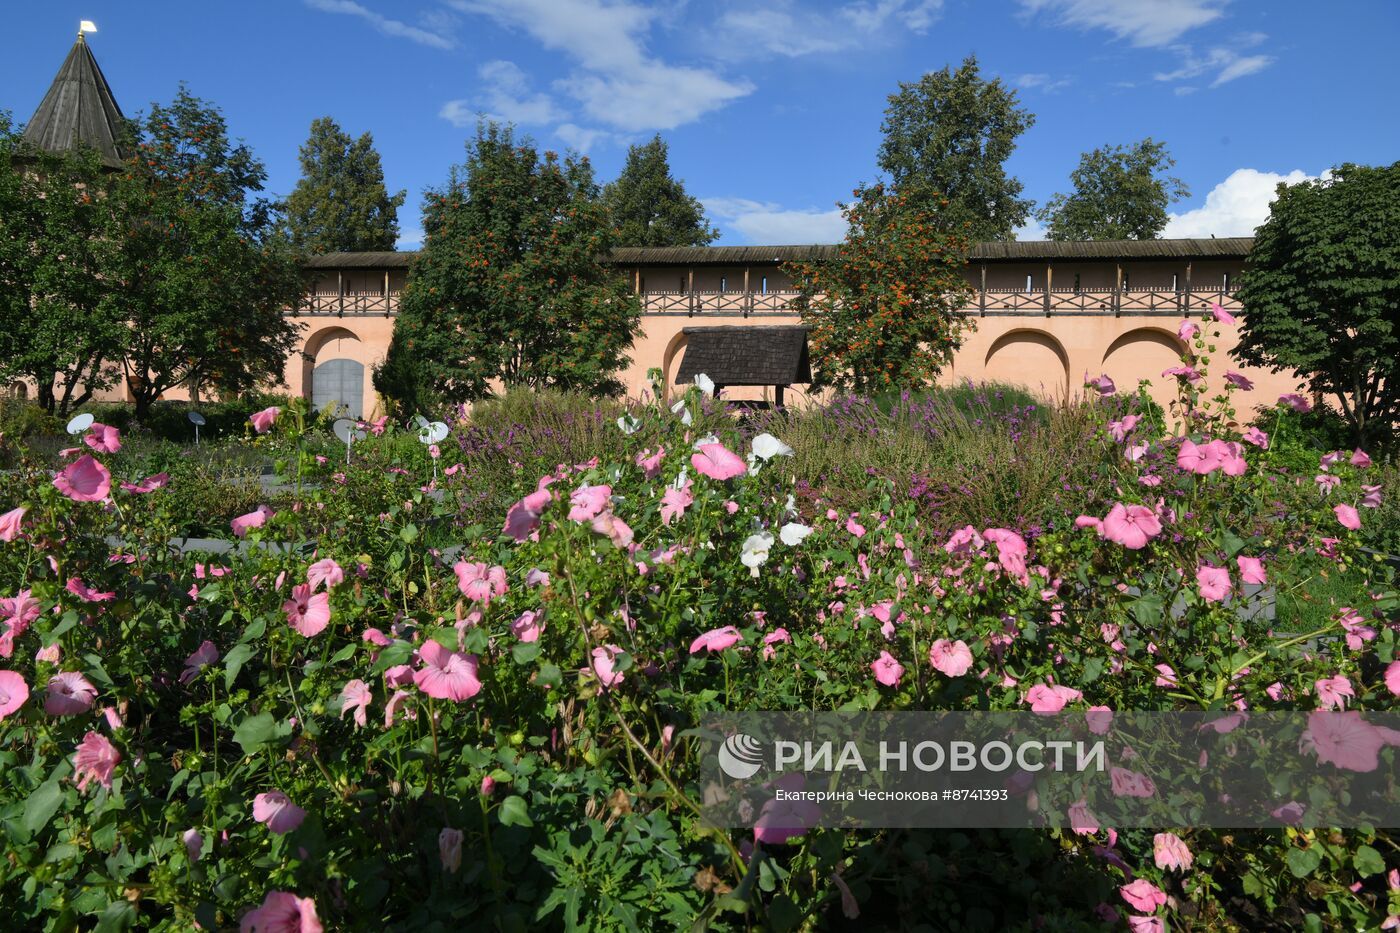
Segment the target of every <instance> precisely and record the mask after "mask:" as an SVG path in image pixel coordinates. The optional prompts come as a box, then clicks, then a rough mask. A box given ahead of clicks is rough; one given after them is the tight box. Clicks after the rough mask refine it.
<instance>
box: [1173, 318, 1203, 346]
mask: <svg viewBox="0 0 1400 933" xmlns="http://www.w3.org/2000/svg"><path fill="white" fill-rule="evenodd" d="M1200 332H1201V329H1200V328H1199V327H1197V326H1196V322H1195V321H1182V322H1181V323H1180V324H1178V325H1177V328H1176V335H1177V336H1178V337H1180V338H1181V340H1182V342H1183V343H1190V342H1191V341H1192V340H1195V339H1196V335H1197V334H1199V333H1200Z"/></svg>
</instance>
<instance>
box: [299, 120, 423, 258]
mask: <svg viewBox="0 0 1400 933" xmlns="http://www.w3.org/2000/svg"><path fill="white" fill-rule="evenodd" d="M298 157H299V158H300V159H301V178H300V179H298V181H297V186H296V188H295V189H293V190H292V193H291V195H290V196H288V198H287V229H288V231H289V232H290V234H291V238H292V244H293V245H294V246H296V247H297V249H300V250H302V251H304V252H307V253H334V252H342V251H344V252H358V251H380V250H391V249H393V248H394V243H395V241H396V240H397V239H398V238H399V207H400V206H402V205H403V202H404V196H405V192H404V191H399V192H398V193H397V194H394V195H390V194H389V191H388V189H387V188H385V187H384V167H383V166H382V165H381V164H380V162H379V152H378V151H377V150H376V149H375V148H374V137H373V136H372V135H371V134H370V133H368V132H366V133H363V134H361V136H360V138H359V139H355V138H353V137H351V136H350V134H349V133H347V132H345V131H344V130H342V129H341V128H340V124H338V123H336V122H335V120H333V119H331V118H330V117H318V118H316V119H315V120H312V121H311V135H310V137H308V138H307V140H306V142H305V143H303V144H302V147H301V149H300V150H299V151H298Z"/></svg>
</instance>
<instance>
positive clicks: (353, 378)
mask: <svg viewBox="0 0 1400 933" xmlns="http://www.w3.org/2000/svg"><path fill="white" fill-rule="evenodd" d="M363 352H364V349H363V346H362V344H361V341H360V338H359V336H358V335H357V334H356V333H355V332H354V331H352V330H350V329H349V328H346V327H339V326H335V327H326V328H322V329H321V330H318V331H315V332H314V333H312V334H311V335H310V336H308V337H307V338H306V346H305V348H304V349H303V350H302V359H303V364H302V395H303V396H304V397H305V398H307V399H309V400H310V401H311V407H312V409H313V410H315V411H320V410H321V409H322V408H324V407H325V406H327V405H330V404H331V403H338V404H339V405H341V406H343V407H344V408H345V409H347V410H348V411H347V414H348V415H349V416H350V417H352V418H359V417H363V416H364V414H365V397H364V390H365V364H364V362H363V360H361V359H357V357H360V356H361V355H362V354H363Z"/></svg>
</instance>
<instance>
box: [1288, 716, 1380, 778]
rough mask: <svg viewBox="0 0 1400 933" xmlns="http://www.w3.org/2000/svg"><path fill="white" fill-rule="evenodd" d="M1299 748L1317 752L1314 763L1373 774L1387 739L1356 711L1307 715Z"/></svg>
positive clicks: (1378, 764)
mask: <svg viewBox="0 0 1400 933" xmlns="http://www.w3.org/2000/svg"><path fill="white" fill-rule="evenodd" d="M1301 744H1302V746H1303V747H1304V748H1310V749H1312V750H1313V751H1315V752H1317V760H1318V761H1320V762H1327V763H1328V764H1331V765H1334V766H1336V767H1338V768H1343V769H1345V770H1347V771H1362V772H1364V771H1374V770H1376V768H1377V767H1379V766H1380V758H1379V752H1380V750H1381V748H1382V747H1383V746H1384V745H1385V744H1386V738H1385V736H1384V735H1383V734H1382V733H1381V731H1380V730H1379V729H1377V728H1376V727H1375V726H1373V725H1371V724H1370V723H1369V722H1366V721H1365V720H1364V719H1362V718H1361V714H1360V713H1358V712H1357V711H1356V710H1350V711H1348V712H1345V713H1337V712H1329V711H1327V710H1317V711H1315V712H1313V713H1310V714H1309V715H1308V729H1307V731H1306V732H1304V733H1303V741H1302V743H1301Z"/></svg>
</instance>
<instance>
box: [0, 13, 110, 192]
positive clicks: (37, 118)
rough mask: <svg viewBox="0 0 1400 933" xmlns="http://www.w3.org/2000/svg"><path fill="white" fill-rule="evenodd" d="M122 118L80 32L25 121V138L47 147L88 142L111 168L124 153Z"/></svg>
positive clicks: (64, 148) (61, 148)
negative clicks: (121, 141) (27, 120)
mask: <svg viewBox="0 0 1400 933" xmlns="http://www.w3.org/2000/svg"><path fill="white" fill-rule="evenodd" d="M125 120H126V118H125V117H124V116H122V111H121V108H120V107H118V106H117V100H116V98H115V97H113V96H112V89H111V87H109V86H108V85H107V79H106V78H105V77H103V75H102V69H101V68H99V67H97V59H96V58H93V55H92V50H91V49H89V48H88V44H87V42H86V41H84V39H83V36H82V33H79V34H78V41H77V42H75V43H73V48H72V50H71V51H70V52H69V53H68V57H67V58H65V59H64V60H63V66H62V67H60V68H59V69H58V74H57V75H55V76H54V79H53V84H52V85H50V86H49V92H48V93H47V94H45V95H44V99H43V100H42V101H41V102H40V103H39V109H38V110H35V111H34V116H33V117H31V118H30V120H29V123H28V124H27V125H26V126H25V128H24V138H25V140H26V141H28V142H29V143H30V144H31V145H33V146H36V147H38V148H40V149H44V150H46V151H48V152H67V151H68V150H70V149H73V148H75V147H77V146H78V145H80V144H81V145H86V146H90V147H92V148H93V149H96V150H97V151H98V153H99V154H100V155H101V156H102V162H103V164H105V165H108V166H110V167H112V168H116V167H118V166H120V165H121V163H122V160H123V159H125V158H126V152H125V151H124V150H123V148H122V146H121V144H120V142H119V140H120V139H121V133H122V124H123V123H124V122H125Z"/></svg>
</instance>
